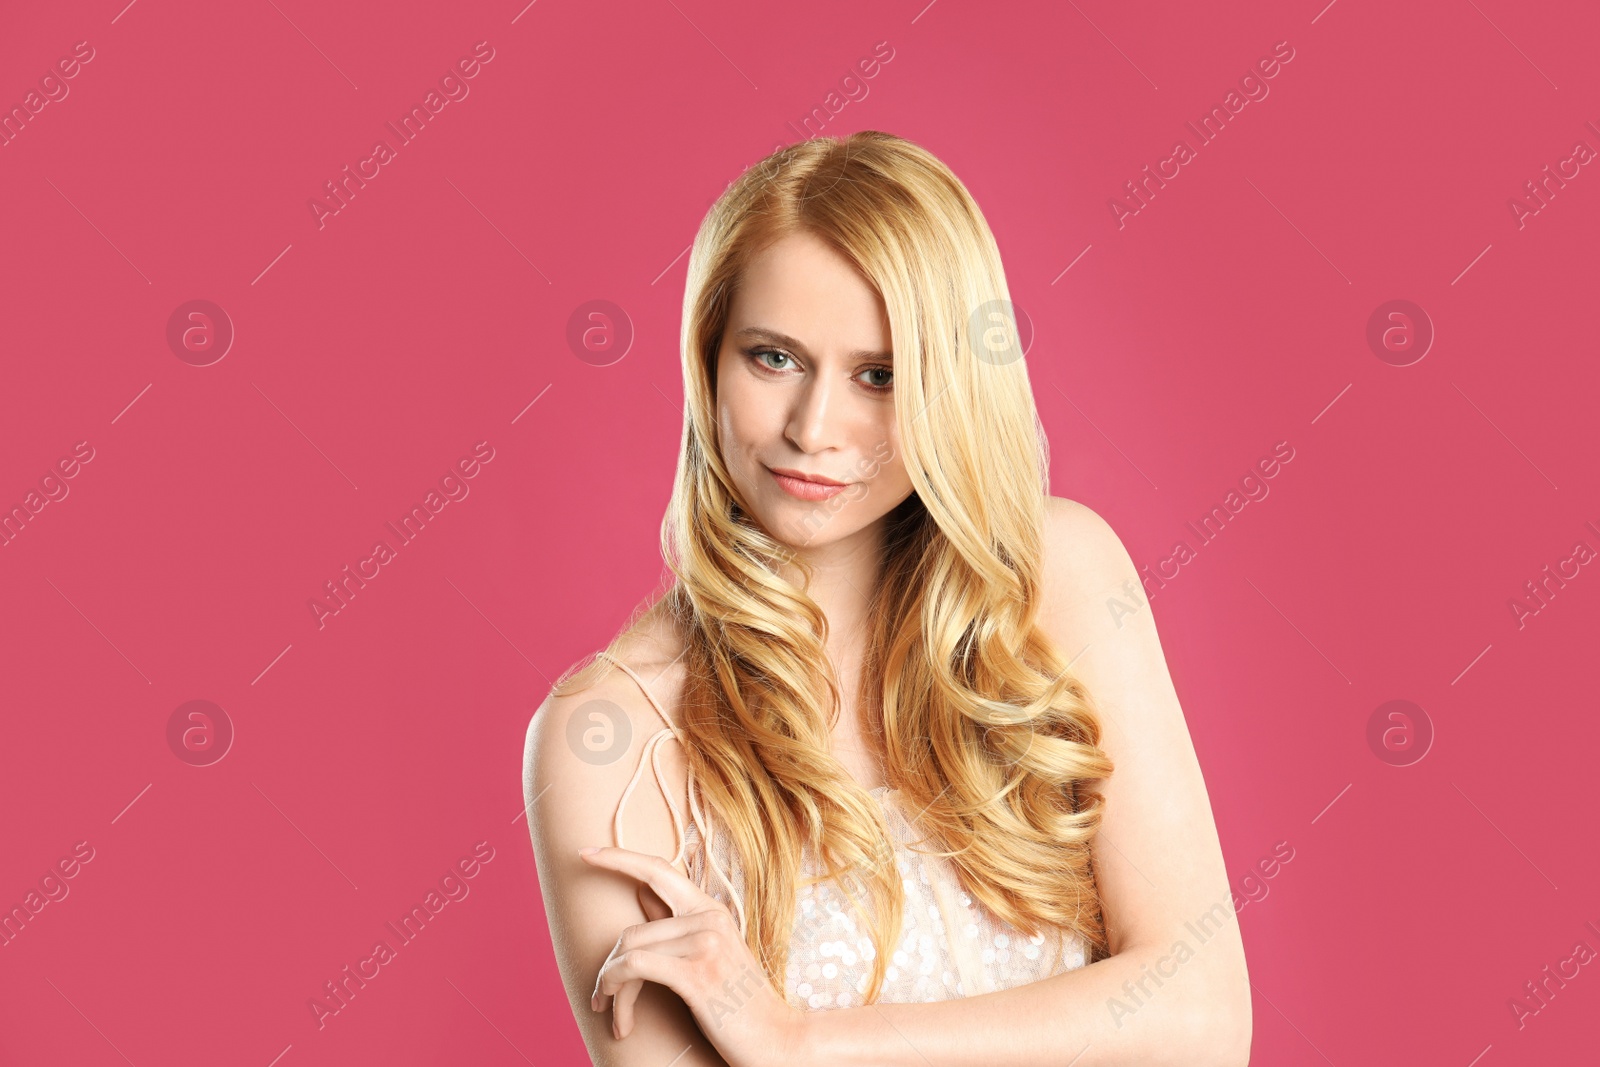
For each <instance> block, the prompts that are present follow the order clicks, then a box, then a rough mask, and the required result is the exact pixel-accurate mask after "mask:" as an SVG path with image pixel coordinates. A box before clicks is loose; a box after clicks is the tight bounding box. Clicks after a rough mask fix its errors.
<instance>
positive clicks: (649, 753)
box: [598, 652, 693, 866]
mask: <svg viewBox="0 0 1600 1067" xmlns="http://www.w3.org/2000/svg"><path fill="white" fill-rule="evenodd" d="M598 655H599V656H604V657H605V658H606V659H608V660H610V661H611V662H612V663H614V664H616V665H617V666H618V667H621V668H622V669H623V670H624V671H626V672H627V675H628V677H629V678H632V679H633V680H634V681H635V682H636V683H638V686H639V688H640V689H641V690H642V691H643V692H644V695H645V699H646V700H648V701H650V706H651V707H652V708H654V709H655V712H656V714H657V715H659V716H661V721H662V722H664V723H666V725H665V726H663V727H662V728H661V729H659V730H657V731H656V732H655V733H653V734H651V735H650V736H649V737H648V738H647V739H646V740H645V743H644V751H642V752H641V753H639V765H638V766H637V767H635V768H634V769H633V777H632V778H630V779H629V780H628V788H626V789H624V790H623V791H622V799H621V800H619V801H617V812H616V814H615V815H614V816H613V817H612V820H611V837H612V840H613V841H614V842H615V844H616V846H617V847H618V848H627V847H628V846H627V845H625V844H623V843H622V812H623V809H625V808H626V807H627V805H628V798H629V797H631V796H632V795H633V788H634V786H636V785H638V784H639V775H640V774H642V773H643V772H644V765H645V763H646V761H648V762H649V764H650V766H651V767H652V768H653V769H654V771H655V776H656V787H657V788H658V789H660V790H661V796H662V798H663V799H665V800H666V802H667V810H668V811H670V812H671V813H672V832H673V835H674V836H675V837H676V838H677V841H678V849H677V851H676V852H675V853H674V854H673V857H672V864H673V866H677V865H678V863H679V861H680V860H682V859H683V854H684V850H685V849H686V848H687V847H688V843H689V842H688V839H687V838H686V837H685V836H684V832H683V815H682V813H680V812H679V811H678V805H677V804H675V803H674V802H673V800H672V794H671V793H669V792H668V791H667V786H666V777H665V775H664V774H662V771H661V752H660V748H661V742H662V741H665V740H667V739H668V738H671V739H672V740H675V741H678V742H679V743H680V744H681V743H682V739H681V738H679V737H678V731H677V728H676V727H674V726H673V725H672V720H671V719H668V718H667V713H666V712H665V711H663V710H661V705H660V704H659V703H657V701H656V698H655V694H654V693H652V692H650V687H649V686H647V685H645V684H644V679H642V678H640V677H639V676H638V675H637V674H635V673H634V672H633V668H632V667H630V666H628V665H627V664H626V663H624V662H622V661H621V660H620V659H618V658H617V657H615V656H613V655H612V654H611V653H609V652H600V653H598ZM692 802H693V800H692V798H691V803H692Z"/></svg>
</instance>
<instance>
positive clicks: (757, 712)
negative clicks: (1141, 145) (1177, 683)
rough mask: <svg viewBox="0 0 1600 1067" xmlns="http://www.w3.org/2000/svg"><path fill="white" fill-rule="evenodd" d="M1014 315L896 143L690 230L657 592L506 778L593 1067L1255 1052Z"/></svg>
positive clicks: (952, 210)
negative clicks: (648, 783)
mask: <svg viewBox="0 0 1600 1067" xmlns="http://www.w3.org/2000/svg"><path fill="white" fill-rule="evenodd" d="M1010 307H1011V305H1010V304H1009V302H1008V300H1007V289H1006V283H1005V277H1004V273H1003V270H1002V268H1001V263H1000V257H999V253H998V250H997V248H996V245H995V242H994V238H993V236H992V235H991V233H990V232H989V229H988V227H987V224H986V223H985V222H984V219H983V216H982V214H981V213H980V212H979V210H978V207H977V205H976V204H975V203H974V202H973V200H972V198H971V197H970V195H969V194H968V193H967V191H966V189H965V188H964V187H963V186H962V184H961V183H960V182H959V181H958V180H957V179H956V178H955V176H954V175H953V174H951V173H950V171H949V170H948V169H947V168H946V167H945V166H944V165H943V164H942V163H940V162H939V161H938V160H937V159H936V158H934V157H933V156H932V155H930V154H929V153H928V152H927V151H926V150H924V149H922V148H920V147H919V146H917V145H915V144H912V143H910V142H908V141H905V140H902V139H900V138H897V137H893V136H890V135H888V134H883V133H878V132H875V131H866V132H861V133H857V134H855V135H853V136H851V137H849V138H846V139H843V140H834V139H829V138H817V139H813V140H809V141H805V142H802V143H799V144H795V145H792V146H790V147H788V148H784V149H782V150H780V151H778V152H776V153H774V154H773V155H772V156H771V157H769V158H768V159H767V160H765V161H763V163H762V164H761V165H760V166H759V167H756V168H752V169H750V170H748V171H746V172H745V173H744V174H743V175H742V176H741V177H740V178H739V179H738V180H737V181H735V182H734V183H733V184H732V185H731V186H730V187H729V188H728V190H727V191H726V192H725V193H724V194H723V195H722V197H721V198H720V199H719V200H718V201H717V203H716V204H715V205H714V206H713V207H712V209H711V211H710V212H709V213H708V214H707V216H706V218H705V221H704V222H703V224H702V225H701V228H700V231H699V234H698V235H697V237H696V239H695V243H694V248H693V252H692V254H691V257H690V261H689V269H688V282H687V290H686V293H685V297H684V316H683V334H682V355H683V372H684V390H685V396H686V411H685V426H684V432H683V439H682V450H681V453H680V456H679V462H678V473H677V479H676V482H675V484H674V486H673V494H672V501H671V504H670V507H669V510H668V514H667V516H666V519H665V521H664V522H663V525H662V548H663V553H664V555H665V556H666V558H667V561H668V564H669V566H670V567H671V569H672V571H673V574H674V575H675V577H676V581H674V582H673V583H672V584H671V586H670V588H668V589H667V590H666V592H665V593H664V594H663V595H661V596H660V597H659V598H658V599H656V600H655V601H654V602H653V603H652V604H650V605H649V606H648V608H647V609H646V610H644V611H643V612H641V613H640V614H638V615H637V616H636V617H635V619H634V620H633V621H632V622H631V624H630V625H629V626H628V627H627V628H626V629H625V630H624V631H623V632H622V633H621V634H619V635H618V637H617V638H616V639H615V640H614V641H613V642H612V643H611V645H610V646H608V648H607V649H606V650H605V651H603V652H602V653H600V654H599V655H597V656H596V657H595V658H594V659H593V660H592V661H591V662H590V663H588V664H587V665H585V666H583V667H582V669H577V668H576V667H575V668H574V670H573V671H569V672H568V674H567V675H564V676H563V677H562V679H561V680H560V681H559V682H558V683H557V684H556V686H555V687H554V688H553V690H552V692H551V695H550V696H549V698H548V699H547V700H546V701H545V702H544V704H543V706H542V707H541V708H540V709H539V710H538V712H537V713H535V715H534V717H533V721H532V723H531V724H530V726H529V730H528V744H527V748H526V752H525V758H524V788H525V798H526V801H527V804H528V810H529V825H530V830H531V833H532V837H533V846H534V851H535V855H536V858H537V862H538V870H539V878H540V885H541V888H542V891H543V896H544V900H545V907H546V913H547V916H548V918H549V922H550V928H551V932H552V940H553V943H554V948H555V951H556V955H557V959H558V962H559V964H560V968H561V974H562V978H563V981H564V983H565V985H566V989H567V994H568V997H569V999H570V1001H571V1007H572V1011H573V1013H574V1014H575V1016H576V1017H577V1019H578V1022H579V1025H580V1028H581V1029H582V1031H583V1035H584V1039H585V1041H586V1042H587V1044H588V1046H589V1050H590V1054H591V1056H592V1057H593V1058H594V1060H595V1061H596V1062H600V1063H606V1064H627V1065H635V1064H637V1065H647V1067H665V1065H666V1064H668V1063H672V1064H674V1067H680V1065H682V1067H687V1065H690V1064H697V1065H701V1064H711V1065H715V1064H724V1063H725V1064H729V1065H732V1067H758V1065H767V1064H780V1063H781V1064H790V1063H812V1062H817V1063H829V1064H852V1063H862V1064H868V1063H870V1064H875V1065H883V1064H902V1063H903V1064H918V1065H927V1064H940V1065H943V1064H951V1065H955V1064H989V1063H1007V1064H1046V1063H1048V1064H1053V1065H1060V1064H1065V1063H1068V1062H1071V1063H1073V1064H1076V1065H1078V1067H1089V1065H1091V1064H1133V1063H1138V1064H1162V1063H1174V1064H1176V1063H1182V1064H1188V1065H1194V1064H1241V1063H1245V1062H1246V1061H1247V1059H1248V1054H1249V1043H1250V996H1249V984H1248V980H1247V978H1246V971H1245V964H1244V954H1243V948H1242V945H1241V942H1240V938H1239V931H1238V926H1237V923H1236V922H1235V921H1234V917H1233V908H1232V903H1231V898H1230V892H1229V887H1228V881H1227V875H1226V871H1225V869H1224V866H1223V861H1222V855H1221V849H1220V846H1219V842H1218V837H1217V832H1216V828H1215V826H1214V824H1213V820H1212V817H1211V812H1210V805H1209V801H1208V798H1207V795H1206V790H1205V784H1204V780H1203V778H1202V776H1201V773H1200V769H1199V766H1198V763H1197V761H1196V758H1195V753H1194V749H1193V747H1192V745H1191V743H1190V740H1189V735H1188V731H1187V728H1186V727H1185V725H1184V720H1183V714H1182V711H1181V710H1180V708H1179V706H1178V701H1177V697H1176V694H1175V693H1174V691H1173V687H1172V682H1171V679H1170V676H1169V675H1168V672H1167V668H1166V664H1165V660H1164V658H1163V655H1162V652H1161V646H1160V642H1159V640H1158V638H1157V635H1156V630H1155V626H1154V623H1153V621H1152V619H1151V614H1150V610H1149V608H1148V606H1147V605H1146V604H1145V601H1144V599H1143V597H1142V596H1141V595H1140V593H1141V589H1140V583H1139V579H1138V575H1137V572H1136V570H1135V568H1134V566H1133V564H1132V562H1131V560H1130V559H1129V558H1128V554H1127V552H1126V551H1125V550H1124V549H1123V547H1122V545H1121V543H1120V541H1119V540H1118V539H1117V537H1116V535H1115V534H1114V533H1113V532H1112V531H1111V529H1110V528H1109V527H1108V526H1107V525H1106V524H1105V523H1104V521H1102V520H1101V519H1100V518H1099V516H1097V515H1096V514H1095V513H1094V512H1093V511H1091V510H1090V509H1088V508H1086V507H1084V506H1082V505H1080V504H1076V503H1073V502H1071V501H1069V500H1066V499H1063V498H1056V497H1051V496H1050V495H1049V489H1048V486H1049V480H1048V464H1047V452H1046V447H1047V446H1046V442H1045V440H1044V435H1043V432H1042V428H1041V426H1040V424H1039V422H1038V418H1037V415H1036V413H1035V408H1034V404H1033V398H1032V394H1031V391H1030V386H1029V381H1028V376H1027V371H1026V365H1025V363H1024V361H1023V359H1022V358H1021V351H1020V347H1019V346H1018V344H1017V333H1016V327H1015V322H1014V318H1013V316H1012V313H1011V310H1010ZM1112 601H1114V602H1115V604H1118V605H1121V606H1122V607H1121V609H1113V610H1108V607H1107V604H1108V602H1112ZM1068 655H1071V656H1072V657H1073V659H1072V660H1071V661H1070V663H1069V660H1068V659H1067V656H1068ZM1069 667H1070V669H1069ZM669 741H670V742H675V743H673V744H668V743H667V742H669ZM646 764H649V765H650V766H651V769H652V770H653V772H654V776H655V779H656V783H657V785H659V787H660V789H659V791H653V790H650V789H646V790H642V791H639V792H638V795H637V796H635V788H634V787H635V786H636V785H637V784H638V782H639V780H640V778H641V777H642V775H643V772H644V769H645V766H646ZM1113 770H1115V773H1113ZM630 801H631V802H632V803H631V804H630ZM685 810H687V817H686V816H685V814H684V812H685ZM586 846H587V847H593V846H604V847H599V848H598V851H591V852H589V853H586V854H584V855H582V856H580V854H579V850H580V849H581V848H585V847H586ZM1074 1057H1076V1058H1074Z"/></svg>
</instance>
